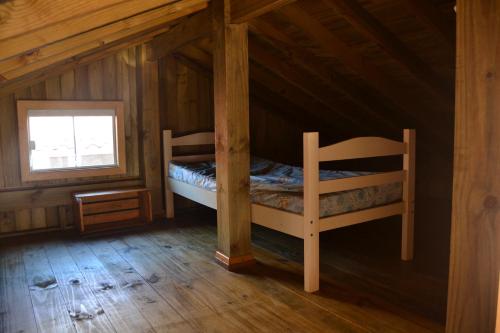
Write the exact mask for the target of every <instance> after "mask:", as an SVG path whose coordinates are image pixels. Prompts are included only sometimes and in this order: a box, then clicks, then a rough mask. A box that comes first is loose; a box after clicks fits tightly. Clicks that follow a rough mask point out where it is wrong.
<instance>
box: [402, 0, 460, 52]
mask: <svg viewBox="0 0 500 333" xmlns="http://www.w3.org/2000/svg"><path fill="white" fill-rule="evenodd" d="M406 3H407V4H408V6H409V7H410V9H411V10H413V12H414V13H415V15H416V16H417V18H418V19H419V20H420V21H421V22H422V23H424V24H426V25H427V26H428V27H429V29H430V30H431V31H433V32H437V33H438V35H439V36H440V37H441V39H442V40H443V41H444V42H446V43H447V44H448V46H449V48H450V50H452V51H453V53H455V39H456V37H455V27H454V26H453V25H449V24H447V22H446V20H445V19H443V13H441V12H440V11H439V9H438V8H436V7H435V6H434V5H433V4H432V3H430V2H429V0H406Z"/></svg>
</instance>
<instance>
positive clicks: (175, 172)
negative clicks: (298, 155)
mask: <svg viewBox="0 0 500 333" xmlns="http://www.w3.org/2000/svg"><path fill="white" fill-rule="evenodd" d="M369 174H372V173H371V172H360V171H331V170H320V179H321V180H333V179H340V178H349V177H357V176H363V175H369ZM169 176H170V177H171V178H174V179H176V180H179V181H182V182H185V183H189V184H192V185H195V186H198V187H201V188H204V189H207V190H209V191H213V192H215V191H216V189H217V186H216V181H215V161H206V162H196V163H185V162H177V161H173V162H171V163H170V166H169ZM303 178H304V177H303V170H302V168H300V167H294V166H290V165H286V164H281V163H276V162H273V161H269V160H266V159H262V158H258V157H253V158H252V161H251V167H250V197H251V200H252V202H253V203H256V204H261V205H265V206H269V207H274V208H278V209H282V210H286V211H289V212H292V213H297V214H302V212H303V210H304V199H303ZM401 197H402V184H401V183H393V184H385V185H380V186H371V187H366V188H361V189H356V190H349V191H343V192H336V193H329V194H324V195H321V196H320V217H327V216H333V215H337V214H342V213H347V212H352V211H356V210H361V209H366V208H370V207H376V206H380V205H384V204H388V203H392V202H396V201H400V200H401Z"/></svg>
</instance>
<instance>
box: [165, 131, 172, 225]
mask: <svg viewBox="0 0 500 333" xmlns="http://www.w3.org/2000/svg"><path fill="white" fill-rule="evenodd" d="M170 161H172V131H171V130H165V131H163V172H164V174H165V217H166V218H167V219H172V218H174V193H173V192H172V191H170V189H169V188H170V185H169V182H168V171H169V165H170Z"/></svg>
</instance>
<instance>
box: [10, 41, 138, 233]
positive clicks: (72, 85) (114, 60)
mask: <svg viewBox="0 0 500 333" xmlns="http://www.w3.org/2000/svg"><path fill="white" fill-rule="evenodd" d="M135 56H136V52H135V48H131V49H126V50H124V51H122V52H120V53H118V54H112V55H110V56H108V57H105V58H104V59H103V60H98V61H97V62H95V63H93V64H92V65H90V66H88V65H82V66H80V67H79V68H77V69H71V70H69V71H63V72H62V73H59V72H56V73H55V74H53V75H52V76H50V77H48V78H47V79H45V80H42V81H39V82H38V83H33V82H30V83H29V84H27V85H25V86H24V87H23V88H20V89H19V88H18V89H15V90H14V92H13V93H10V94H6V95H4V96H3V97H2V98H0V147H1V148H0V154H1V157H0V160H1V161H2V167H1V168H0V179H1V181H0V185H1V188H0V211H1V212H2V213H0V214H2V216H5V218H2V219H1V220H2V223H1V227H0V232H1V233H12V232H15V231H18V232H19V231H21V232H24V231H29V230H32V229H40V230H43V229H45V228H47V227H49V228H54V227H60V228H63V227H66V226H67V225H68V224H71V219H72V213H71V211H69V210H67V207H66V205H70V204H71V200H70V199H71V193H73V192H76V191H88V190H96V189H106V188H108V189H109V188H120V187H124V186H125V187H126V186H140V185H143V182H142V180H141V179H140V178H139V176H140V170H139V164H140V163H141V159H142V155H140V152H139V122H138V118H137V117H138V115H137V113H138V111H137V110H138V109H137V87H138V86H139V87H140V83H138V82H137V77H138V76H137V72H138V69H137V65H136V64H137V63H136V58H135ZM104 98H106V99H110V100H121V99H123V102H124V115H125V117H124V118H125V119H124V122H125V127H126V130H125V142H126V143H125V146H126V150H127V160H126V165H127V174H126V175H123V176H114V179H113V177H112V179H108V178H107V177H100V178H88V177H86V178H81V179H75V178H67V179H58V180H46V181H37V182H34V183H29V184H28V183H22V182H21V178H20V166H19V151H18V148H17V147H18V139H17V132H18V130H17V126H15V125H13V121H15V113H16V107H15V102H16V100H17V99H24V100H29V99H37V100H45V99H49V100H59V99H63V100H88V99H104ZM133 179H135V180H133ZM120 180H123V182H121V181H120ZM109 181H111V183H108V182H109ZM114 181H117V182H116V183H113V182H114ZM58 206H60V208H61V214H59V211H58V209H59V208H57V207H58Z"/></svg>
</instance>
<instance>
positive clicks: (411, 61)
mask: <svg viewBox="0 0 500 333" xmlns="http://www.w3.org/2000/svg"><path fill="white" fill-rule="evenodd" d="M323 2H325V3H326V4H327V5H328V6H329V7H331V8H333V9H334V10H336V11H338V12H339V13H340V14H341V15H342V16H343V17H344V18H345V19H346V20H347V21H348V22H349V23H350V24H351V25H352V26H354V27H355V28H356V29H357V30H359V31H360V32H361V33H363V34H364V35H365V36H366V37H367V38H368V39H370V40H373V41H374V42H376V43H377V44H378V45H379V46H380V47H381V48H382V49H383V50H384V51H385V52H387V54H389V55H390V56H391V57H392V58H393V59H394V60H396V61H397V62H399V63H400V64H401V65H402V66H403V67H404V68H406V69H407V70H408V71H409V72H410V73H411V74H412V75H413V76H414V77H415V78H416V79H418V80H419V81H420V82H421V83H422V84H423V85H425V86H426V87H427V89H428V91H429V92H431V93H432V94H434V95H435V96H436V97H437V98H440V99H445V101H448V102H449V101H450V100H452V99H453V96H452V94H453V92H452V90H451V85H447V84H446V82H445V81H444V80H443V79H442V78H441V77H439V75H438V74H437V73H436V72H435V71H434V70H433V69H432V68H430V67H429V66H428V65H427V64H426V63H424V62H423V61H422V60H421V59H420V58H419V57H418V56H417V55H416V54H415V53H414V52H413V51H412V50H410V49H409V48H407V47H406V46H405V45H404V44H403V43H402V42H401V40H400V39H399V38H398V37H397V36H396V35H395V34H393V33H392V32H391V31H390V30H389V29H387V28H386V27H385V26H384V25H383V24H382V23H380V22H379V21H378V20H377V19H376V18H375V17H373V16H372V15H371V14H370V13H369V12H368V11H367V10H365V9H364V8H363V6H361V5H360V4H359V3H358V2H357V1H356V0H323Z"/></svg>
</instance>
